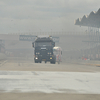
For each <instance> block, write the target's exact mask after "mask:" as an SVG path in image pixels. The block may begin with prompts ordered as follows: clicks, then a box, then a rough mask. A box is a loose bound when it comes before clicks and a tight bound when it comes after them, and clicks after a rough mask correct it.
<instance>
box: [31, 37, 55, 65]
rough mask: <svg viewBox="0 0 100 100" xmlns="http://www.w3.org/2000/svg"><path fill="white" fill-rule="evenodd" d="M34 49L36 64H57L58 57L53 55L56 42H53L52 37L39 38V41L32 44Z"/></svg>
mask: <svg viewBox="0 0 100 100" xmlns="http://www.w3.org/2000/svg"><path fill="white" fill-rule="evenodd" d="M32 45H33V47H34V62H35V63H38V62H39V63H41V62H42V61H44V62H45V63H46V62H50V63H52V64H55V62H56V56H55V55H54V54H53V47H54V46H55V42H53V40H52V38H51V37H37V39H36V40H35V41H34V42H33V43H32Z"/></svg>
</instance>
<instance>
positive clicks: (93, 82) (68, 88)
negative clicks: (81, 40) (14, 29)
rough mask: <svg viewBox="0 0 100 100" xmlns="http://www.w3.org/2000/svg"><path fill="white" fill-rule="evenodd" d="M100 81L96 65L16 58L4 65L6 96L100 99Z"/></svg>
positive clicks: (1, 86)
mask: <svg viewBox="0 0 100 100" xmlns="http://www.w3.org/2000/svg"><path fill="white" fill-rule="evenodd" d="M99 84H100V67H96V66H88V65H78V64H69V63H61V64H59V65H58V64H49V63H47V64H45V63H41V64H40V63H39V64H35V63H33V62H31V61H23V60H22V61H20V62H19V61H14V60H13V61H8V62H5V63H4V64H3V65H2V66H1V67H0V92H1V93H0V94H1V95H0V99H2V100H13V99H14V100H27V99H30V100H33V99H34V100H48V99H49V100H66V98H68V100H73V99H74V100H78V99H79V100H100V91H99V90H100V88H99ZM38 95H39V96H38Z"/></svg>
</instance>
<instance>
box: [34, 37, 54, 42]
mask: <svg viewBox="0 0 100 100" xmlns="http://www.w3.org/2000/svg"><path fill="white" fill-rule="evenodd" d="M35 42H53V40H52V38H50V37H37V39H36V40H35Z"/></svg>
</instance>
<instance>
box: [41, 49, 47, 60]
mask: <svg viewBox="0 0 100 100" xmlns="http://www.w3.org/2000/svg"><path fill="white" fill-rule="evenodd" d="M41 55H42V59H46V58H47V51H46V50H45V49H44V50H41Z"/></svg>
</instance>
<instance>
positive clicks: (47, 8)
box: [0, 0, 100, 33]
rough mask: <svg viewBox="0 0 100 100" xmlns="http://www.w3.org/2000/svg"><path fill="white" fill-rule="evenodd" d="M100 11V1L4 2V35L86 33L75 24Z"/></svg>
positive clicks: (0, 10) (0, 9) (0, 24)
mask: <svg viewBox="0 0 100 100" xmlns="http://www.w3.org/2000/svg"><path fill="white" fill-rule="evenodd" d="M99 7H100V0H0V33H21V32H40V31H41V32H50V31H62V30H63V31H69V32H70V31H78V30H82V31H84V28H82V27H79V26H75V25H74V20H75V19H77V18H80V17H83V15H89V14H90V12H91V11H97V10H98V9H99Z"/></svg>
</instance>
